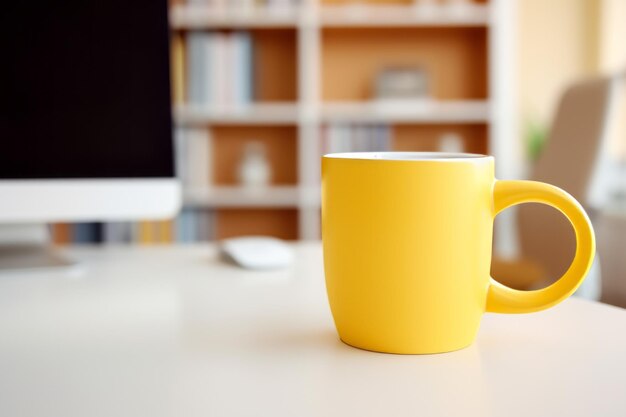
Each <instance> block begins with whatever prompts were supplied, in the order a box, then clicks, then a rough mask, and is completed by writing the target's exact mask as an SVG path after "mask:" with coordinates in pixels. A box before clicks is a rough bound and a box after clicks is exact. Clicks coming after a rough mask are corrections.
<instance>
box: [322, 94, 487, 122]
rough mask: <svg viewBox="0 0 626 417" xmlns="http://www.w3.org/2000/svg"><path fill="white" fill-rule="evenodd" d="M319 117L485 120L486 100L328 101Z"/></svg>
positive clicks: (334, 119) (340, 119)
mask: <svg viewBox="0 0 626 417" xmlns="http://www.w3.org/2000/svg"><path fill="white" fill-rule="evenodd" d="M321 119H322V121H324V122H352V123H430V124H437V123H487V122H489V104H488V102H487V101H486V100H459V101H453V100H450V101H428V102H406V103H399V102H394V103H383V102H376V101H372V102H330V103H325V104H324V105H323V106H322V110H321Z"/></svg>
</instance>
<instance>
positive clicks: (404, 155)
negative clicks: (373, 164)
mask: <svg viewBox="0 0 626 417" xmlns="http://www.w3.org/2000/svg"><path fill="white" fill-rule="evenodd" d="M324 158H339V159H367V160H376V159H378V160H384V161H446V160H460V159H480V158H491V157H490V156H487V155H481V154H477V153H448V152H344V153H330V154H326V155H324Z"/></svg>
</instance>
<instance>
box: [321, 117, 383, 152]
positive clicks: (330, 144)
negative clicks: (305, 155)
mask: <svg viewBox="0 0 626 417" xmlns="http://www.w3.org/2000/svg"><path fill="white" fill-rule="evenodd" d="M391 140H392V133H391V127H390V126H388V125H352V124H348V123H332V124H329V125H328V126H326V127H325V128H324V129H323V130H322V141H321V146H322V153H337V152H376V151H389V150H391V149H392V145H391Z"/></svg>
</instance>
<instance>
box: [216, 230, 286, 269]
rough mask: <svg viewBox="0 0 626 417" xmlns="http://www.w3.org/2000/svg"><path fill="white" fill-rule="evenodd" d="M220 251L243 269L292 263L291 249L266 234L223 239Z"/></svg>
mask: <svg viewBox="0 0 626 417" xmlns="http://www.w3.org/2000/svg"><path fill="white" fill-rule="evenodd" d="M220 248H221V251H222V253H223V254H224V255H226V257H227V258H228V259H230V260H232V261H233V262H235V263H236V264H237V265H239V266H240V267H242V268H245V269H254V270H268V269H280V268H286V267H288V266H289V265H291V264H292V263H293V259H294V254H293V249H292V248H291V247H290V246H289V245H288V244H287V243H285V242H283V241H282V240H280V239H276V238H273V237H267V236H247V237H236V238H231V239H226V240H223V241H222V242H221V243H220Z"/></svg>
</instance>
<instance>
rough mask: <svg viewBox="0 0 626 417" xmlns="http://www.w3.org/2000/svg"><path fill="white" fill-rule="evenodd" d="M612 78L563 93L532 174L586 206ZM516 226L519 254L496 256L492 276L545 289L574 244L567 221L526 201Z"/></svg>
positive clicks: (606, 118)
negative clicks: (507, 256)
mask: <svg viewBox="0 0 626 417" xmlns="http://www.w3.org/2000/svg"><path fill="white" fill-rule="evenodd" d="M614 81H615V78H614V77H601V78H595V79H591V80H585V81H582V82H578V83H576V84H574V85H572V86H570V87H569V88H568V89H567V90H566V91H565V93H564V94H563V96H562V97H561V100H560V102H559V105H558V107H557V112H556V117H555V118H554V121H553V124H552V127H551V130H550V134H549V138H548V141H547V143H546V146H545V148H544V150H543V152H542V154H541V156H540V158H539V160H538V161H537V163H536V165H535V166H534V168H533V171H532V175H531V177H530V179H531V180H535V181H543V182H547V183H550V184H553V185H556V186H558V187H560V188H563V189H564V190H566V191H568V192H569V193H570V194H572V195H573V196H574V197H575V198H576V199H577V200H578V201H579V202H580V203H581V204H582V205H583V206H584V207H585V208H586V209H587V210H589V209H590V205H589V196H590V190H591V188H592V182H593V179H594V174H595V172H596V171H597V169H596V168H597V164H598V161H600V156H601V153H602V144H603V143H604V142H605V141H606V138H605V136H606V133H607V126H608V121H609V116H610V113H611V109H612V107H613V105H612V102H613V100H612V93H613V91H614ZM517 225H518V229H519V230H518V236H519V246H520V251H521V254H520V256H519V257H518V258H517V259H502V258H497V257H495V258H494V260H493V263H492V276H493V277H494V278H496V279H498V281H500V282H502V283H504V284H505V285H508V286H511V287H513V288H517V289H532V288H537V287H542V286H545V285H546V284H549V283H551V282H553V281H554V280H556V279H558V278H559V277H560V276H561V275H562V274H563V273H564V272H565V270H566V268H567V267H568V266H569V264H570V262H571V260H572V258H573V257H574V250H575V246H576V243H575V237H574V232H573V230H572V228H571V226H570V224H569V222H568V221H567V219H565V218H564V217H563V216H562V215H561V214H560V213H558V212H557V211H556V210H554V209H550V208H549V207H547V206H541V205H538V204H524V205H521V206H520V207H519V208H518V217H517Z"/></svg>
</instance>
